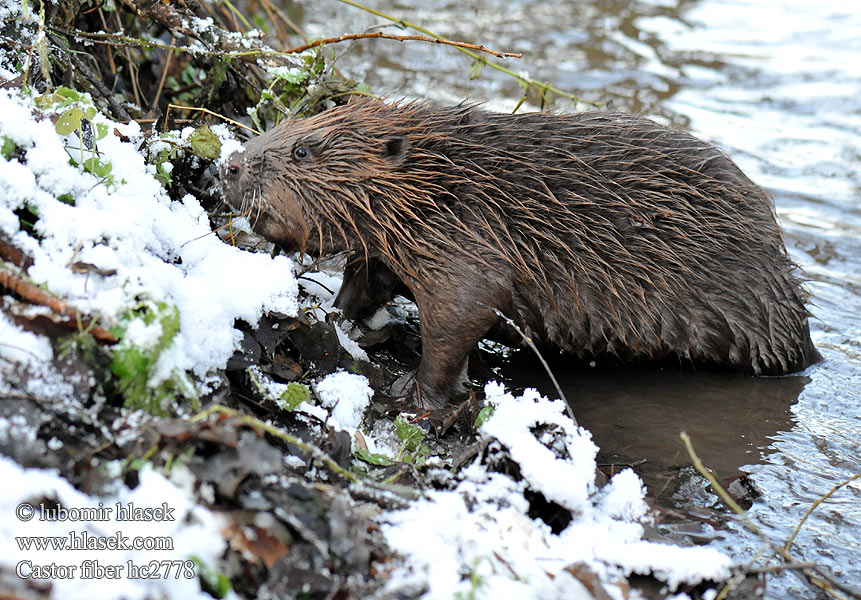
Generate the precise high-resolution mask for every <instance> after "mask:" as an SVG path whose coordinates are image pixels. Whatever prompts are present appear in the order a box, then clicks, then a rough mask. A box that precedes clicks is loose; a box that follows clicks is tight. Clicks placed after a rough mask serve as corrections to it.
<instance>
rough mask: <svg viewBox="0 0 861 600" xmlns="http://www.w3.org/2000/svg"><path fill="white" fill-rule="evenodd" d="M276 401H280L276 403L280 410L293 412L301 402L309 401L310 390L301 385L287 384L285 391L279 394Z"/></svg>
mask: <svg viewBox="0 0 861 600" xmlns="http://www.w3.org/2000/svg"><path fill="white" fill-rule="evenodd" d="M278 399H279V400H281V402H279V403H278V405H279V406H280V407H281V408H283V409H284V410H293V409H294V408H296V407H297V406H299V405H300V404H302V403H303V402H309V401H310V400H311V389H310V388H309V387H308V386H307V385H303V384H301V383H296V382H293V383H288V384H287V389H286V390H284V391H283V392H282V393H281V396H280V397H279V398H278Z"/></svg>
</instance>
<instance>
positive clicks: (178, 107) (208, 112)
mask: <svg viewBox="0 0 861 600" xmlns="http://www.w3.org/2000/svg"><path fill="white" fill-rule="evenodd" d="M172 108H173V109H176V110H193V111H197V112H202V113H203V114H205V115H209V116H211V117H218V118H219V119H221V120H222V121H226V122H227V123H230V124H231V125H235V126H236V127H242V128H243V129H247V130H248V131H250V132H251V133H255V134H257V135H260V132H259V131H257V130H256V129H254V128H252V127H249V126H248V125H243V124H242V123H240V122H239V121H234V120H233V119H229V118H227V117H225V116H224V115H221V114H218V113H217V112H213V111H211V110H209V109H208V108H201V107H199V106H183V105H181V104H168V105H167V114H166V115H165V118H164V127H165V131H167V121H168V116H169V115H170V109H172ZM243 216H245V215H243ZM216 231H217V230H216Z"/></svg>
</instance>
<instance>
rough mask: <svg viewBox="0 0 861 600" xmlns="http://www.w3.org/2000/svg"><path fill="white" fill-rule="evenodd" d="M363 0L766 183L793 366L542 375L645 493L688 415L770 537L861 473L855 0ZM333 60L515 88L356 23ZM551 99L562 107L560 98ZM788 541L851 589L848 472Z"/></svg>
mask: <svg viewBox="0 0 861 600" xmlns="http://www.w3.org/2000/svg"><path fill="white" fill-rule="evenodd" d="M374 8H376V9H377V10H380V11H383V12H386V13H388V14H391V15H394V16H398V17H404V18H406V19H407V20H409V21H412V22H415V23H419V24H421V25H423V26H425V27H428V28H430V29H432V30H434V31H435V32H437V33H439V34H442V35H444V36H446V37H449V38H450V39H456V40H463V41H469V42H480V43H483V44H485V45H486V46H488V47H491V48H494V49H496V50H504V51H513V52H523V53H524V58H523V59H522V60H520V61H516V60H508V61H506V62H505V65H506V66H508V67H510V68H512V69H514V70H515V71H520V70H526V71H528V72H529V74H530V75H531V76H533V77H535V78H537V79H539V80H542V81H545V82H548V83H552V84H553V85H555V86H557V87H559V88H562V89H566V90H570V91H573V92H575V93H576V94H578V95H580V96H583V97H586V98H591V99H594V100H599V101H605V102H609V103H610V104H611V106H612V107H613V108H616V109H620V110H626V111H629V112H635V113H642V114H644V115H647V116H649V117H651V118H654V119H656V120H658V121H660V122H663V123H666V124H670V125H673V126H679V127H685V128H688V129H690V130H691V131H692V132H693V133H695V134H696V135H698V136H699V137H702V138H704V139H707V140H710V141H712V142H714V143H716V144H718V145H719V146H720V147H722V148H723V149H725V150H726V151H727V152H728V153H729V154H730V155H731V156H732V157H733V159H734V160H735V161H736V162H737V163H738V164H739V165H740V166H741V168H742V169H743V170H744V171H745V172H747V173H748V174H749V175H750V176H751V178H752V179H754V180H755V181H757V182H758V183H760V184H761V185H763V186H764V187H766V188H767V189H768V190H769V191H770V192H771V193H772V194H773V195H774V198H775V203H776V207H777V212H778V215H779V218H780V221H781V224H782V226H783V228H784V231H785V236H786V244H787V247H788V249H789V252H790V254H791V255H792V257H793V259H794V260H795V261H796V262H797V263H798V264H799V265H800V266H801V267H802V269H803V272H804V275H805V276H806V277H807V278H808V279H809V284H808V285H809V289H810V290H811V292H812V293H813V306H812V311H813V313H814V315H815V318H814V319H813V320H812V322H811V328H812V331H813V338H814V341H815V343H816V344H817V346H818V348H819V349H820V351H821V352H822V354H823V356H824V358H825V360H824V362H822V363H820V364H818V365H815V366H814V367H812V368H810V369H808V370H807V371H806V372H805V373H804V374H803V376H802V377H789V378H780V379H751V378H739V377H729V376H719V375H715V374H705V373H683V374H680V373H671V374H664V375H663V376H661V375H660V374H657V375H656V374H655V373H648V372H637V371H629V372H621V373H620V372H610V373H592V374H583V373H573V374H572V373H568V374H566V373H564V372H563V373H559V372H557V376H560V377H561V378H562V379H563V386H564V387H565V389H566V393H567V395H568V396H569V397H570V398H572V399H573V400H574V402H575V406H576V411H577V413H578V418H579V419H580V421H581V423H582V424H584V425H586V426H587V427H589V428H590V429H592V431H593V432H594V435H595V438H596V440H597V441H598V442H599V444H600V445H601V447H602V449H603V450H604V451H605V452H608V453H611V454H621V455H625V456H629V457H631V458H632V459H637V458H647V459H648V460H649V463H648V464H650V465H652V469H651V470H649V469H645V470H644V471H642V472H643V474H644V477H645V478H646V481H647V483H649V485H650V488H652V490H651V491H652V493H654V494H655V495H658V494H659V493H660V492H662V491H663V489H662V486H664V488H665V487H666V486H667V485H670V482H669V478H671V477H672V476H673V471H672V469H677V468H678V467H679V466H681V465H683V464H685V463H686V462H687V458H686V456H685V455H683V454H682V453H681V446H680V444H679V442H678V432H679V430H681V429H687V430H688V431H689V432H690V433H691V435H692V437H693V439H694V443H695V445H696V446H697V448H698V450H699V452H700V454H701V455H702V457H703V459H704V460H705V461H706V462H707V463H708V464H710V465H711V466H712V467H713V468H715V469H716V470H717V471H718V473H719V474H721V475H726V476H729V475H732V474H733V473H737V472H738V471H739V470H742V471H745V472H748V473H750V474H751V477H752V480H753V481H754V483H755V484H756V486H758V488H759V489H760V490H761V491H762V492H763V496H762V498H761V499H759V500H758V501H757V502H755V503H754V504H753V506H752V508H751V509H750V514H751V516H752V517H753V518H754V519H755V520H756V521H757V522H758V523H760V524H761V525H762V526H763V528H764V529H765V531H766V532H767V533H768V535H769V536H770V537H771V538H772V539H773V540H775V541H777V542H781V541H783V540H786V539H787V538H788V537H789V536H790V535H791V533H792V530H793V529H794V528H795V526H796V524H797V523H798V522H799V520H800V519H801V518H802V516H803V515H804V513H805V512H806V511H807V509H808V508H809V507H810V505H811V504H812V503H813V502H814V501H816V500H817V499H818V498H820V497H821V496H823V495H824V494H825V493H826V492H828V491H829V490H830V489H831V488H832V487H833V486H835V485H836V484H838V483H840V482H842V481H844V480H846V479H848V478H849V477H851V476H852V475H854V474H856V473H859V472H861V448H859V443H861V200H859V197H861V178H859V165H861V6H859V5H858V3H857V2H855V1H852V0H845V1H844V0H818V1H816V2H810V0H782V1H780V2H777V1H775V2H762V1H761V0H734V1H730V2H727V1H724V0H702V1H694V0H687V1H686V0H677V1H662V0H655V1H652V2H631V1H623V0H589V1H584V2H564V1H555V2H553V1H541V2H539V1H534V2H529V1H520V2H517V1H512V0H480V1H478V2H471V3H469V7H466V6H465V3H463V2H459V1H454V0H421V1H420V0H410V1H406V0H402V1H400V2H398V1H392V0H388V1H386V2H377V3H376V4H375V5H374ZM291 10H292V11H293V16H296V17H298V18H300V19H303V25H304V26H305V27H306V29H307V31H308V32H309V33H312V34H314V35H318V34H322V35H334V34H338V33H342V32H347V31H349V32H360V31H363V30H364V29H366V28H367V27H370V26H376V25H380V24H382V23H383V22H382V20H381V19H379V18H377V17H372V16H370V15H367V14H365V13H362V12H359V11H357V10H355V9H351V8H349V7H346V6H343V5H340V4H338V3H336V2H334V0H333V1H331V2H327V3H323V2H318V3H315V5H314V11H313V14H312V13H311V12H306V14H304V15H302V14H300V13H301V11H300V10H299V9H297V8H296V7H293V8H292V9H291ZM393 33H398V32H397V31H393ZM347 49H348V48H347V46H343V47H336V50H337V51H338V52H339V53H342V52H344V51H346V50H347ZM338 66H339V68H340V69H342V71H344V72H345V73H346V74H347V75H349V76H351V77H354V78H356V79H361V80H364V81H366V82H368V83H369V84H370V85H371V86H372V89H374V90H376V91H378V92H382V93H384V94H386V95H388V96H390V97H401V96H410V97H427V98H434V99H438V100H442V101H448V102H458V101H461V100H463V99H471V100H477V101H484V102H487V103H488V105H489V106H490V107H492V108H494V109H498V110H509V111H510V110H511V109H512V108H513V107H514V106H515V104H516V103H517V101H518V100H519V99H520V97H521V94H522V90H521V88H520V87H519V85H518V84H517V83H516V82H515V81H514V80H513V79H511V78H507V77H505V76H503V75H501V74H499V73H497V72H495V71H492V70H490V69H487V68H485V69H484V70H483V73H482V76H481V78H479V79H477V80H474V81H469V80H468V78H467V73H468V72H469V68H470V59H469V58H467V57H465V56H463V55H462V54H460V53H458V52H456V51H454V50H453V49H451V48H443V47H441V46H437V45H431V44H421V43H406V44H398V43H396V42H385V41H365V42H358V43H355V44H353V45H352V47H351V48H349V52H346V53H345V54H344V55H343V56H341V57H340V58H339V60H338ZM557 106H561V107H562V108H571V104H570V103H567V102H566V101H562V102H560V103H558V104H557ZM535 108H536V106H535V105H534V104H527V105H526V106H525V107H524V109H526V110H534V109H535ZM580 108H585V107H583V106H581V107H580ZM522 371H523V372H518V373H511V372H508V373H506V375H507V376H508V377H511V378H514V379H522V380H525V381H533V382H539V383H540V382H541V381H542V377H543V376H542V375H541V373H540V371H534V370H533V367H531V366H529V367H523V369H522ZM541 387H542V389H543V390H545V391H547V392H550V391H551V390H552V388H550V387H547V386H546V384H542V386H541ZM676 474H678V472H676ZM662 478H664V479H667V480H668V481H667V482H665V483H663V484H662V483H661V482H662ZM667 501H668V502H672V497H670V499H669V500H667ZM679 502H681V501H679ZM709 539H710V543H712V544H715V545H718V546H720V547H722V548H723V549H725V550H726V551H728V552H730V553H732V554H733V555H734V556H735V557H737V558H738V559H739V560H743V559H745V558H749V557H751V556H752V555H753V554H754V553H755V552H756V550H757V549H758V548H759V546H760V542H759V540H758V538H756V537H755V536H754V535H752V534H749V533H746V532H745V531H744V530H743V529H742V528H740V527H738V526H735V525H731V526H730V528H729V530H727V531H718V532H713V533H712V535H711V536H710V537H709ZM793 552H794V554H795V556H796V557H797V558H798V559H799V560H807V561H815V562H818V563H821V564H823V565H826V566H827V567H828V568H829V569H830V570H831V571H832V572H833V574H834V576H835V578H836V579H838V580H839V581H841V582H843V583H846V584H850V585H853V586H854V587H855V588H856V589H857V588H861V482H859V481H856V482H854V483H852V484H850V485H849V486H847V487H845V488H843V489H841V490H840V491H838V492H836V493H835V494H834V495H833V496H832V497H831V498H830V499H829V500H827V501H825V502H824V503H823V504H822V505H821V506H819V507H818V509H817V510H816V511H815V512H814V513H813V515H812V516H811V517H810V518H809V520H808V521H807V523H806V524H805V525H804V527H803V529H802V530H801V533H800V534H799V536H798V538H796V541H795V544H794V547H793ZM766 594H767V596H768V597H774V598H783V597H814V596H815V593H814V592H813V591H811V589H810V588H808V587H806V586H805V585H804V584H803V583H801V582H800V580H799V579H797V578H796V577H794V576H791V575H774V576H772V575H770V576H769V579H768V583H767V590H766Z"/></svg>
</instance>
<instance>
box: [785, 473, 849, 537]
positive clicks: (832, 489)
mask: <svg viewBox="0 0 861 600" xmlns="http://www.w3.org/2000/svg"><path fill="white" fill-rule="evenodd" d="M859 477H861V473H858V474H857V475H853V476H852V477H850V478H849V479H847V480H846V481H844V482H842V483H838V484H837V485H835V486H834V487H833V488H831V491H830V492H828V493H827V494H825V495H824V496H822V497H821V498H820V499H819V500H817V501H816V502H814V503H813V505H812V506H811V507H810V509H809V510H808V511H807V512H806V513H804V516H803V517H802V518H801V521H799V522H798V525H797V526H796V527H795V531H793V532H792V535H791V536H789V539H788V540H786V544H785V545H784V546H783V549H784V550H785V551H787V552H789V549H790V548H791V547H792V542H793V541H794V540H795V536H796V535H798V532H799V530H800V529H801V526H802V525H804V522H805V521H806V520H807V517H809V516H810V515H811V513H813V511H814V510H816V507H817V506H819V505H820V504H822V503H823V502H824V501H825V500H828V498H830V497H831V495H832V494H833V493H834V492H836V491H837V490H839V489H840V488H842V487H843V486H844V485H847V484H849V483H852V482H853V481H855V480H856V479H858V478H859Z"/></svg>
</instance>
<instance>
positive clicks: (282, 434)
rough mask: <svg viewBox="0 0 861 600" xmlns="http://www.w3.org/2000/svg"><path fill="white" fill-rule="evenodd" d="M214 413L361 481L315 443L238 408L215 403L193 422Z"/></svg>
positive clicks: (194, 418)
mask: <svg viewBox="0 0 861 600" xmlns="http://www.w3.org/2000/svg"><path fill="white" fill-rule="evenodd" d="M213 414H218V415H222V416H225V417H228V418H231V419H236V420H238V421H239V422H240V423H243V424H244V425H248V426H250V427H253V428H254V429H260V430H262V431H265V432H266V433H268V434H269V435H271V436H274V437H276V438H278V439H280V440H282V441H285V442H287V443H288V444H291V445H293V446H296V447H297V448H299V449H301V450H302V451H304V452H307V453H308V454H310V455H311V456H312V457H313V458H314V459H315V460H317V461H319V462H321V463H323V464H324V465H326V466H327V467H328V468H329V469H330V470H331V471H332V472H333V473H336V474H338V475H340V476H341V477H343V478H344V479H346V480H347V481H350V482H352V483H355V482H357V481H359V478H358V477H357V476H356V475H355V474H353V473H350V472H349V471H348V470H346V469H345V468H343V467H342V466H341V465H339V464H338V463H336V462H335V460H334V459H332V458H331V457H330V456H329V455H328V454H326V453H325V452H323V451H322V450H321V449H320V448H317V447H316V446H314V445H313V444H309V443H307V442H304V441H302V440H300V439H299V438H297V437H296V436H293V435H290V434H289V433H287V432H286V431H284V430H283V429H281V428H280V427H276V426H274V425H270V424H269V423H266V422H265V421H261V420H260V419H258V418H256V417H252V416H250V415H245V414H242V413H241V412H239V411H238V410H236V409H233V408H230V407H228V406H223V405H221V404H214V405H212V406H210V407H209V408H207V409H206V410H204V411H202V412H199V413H197V414H196V415H195V416H193V417H192V418H191V422H192V423H195V422H197V421H202V420H203V419H206V418H207V417H209V416H210V415H213Z"/></svg>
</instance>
